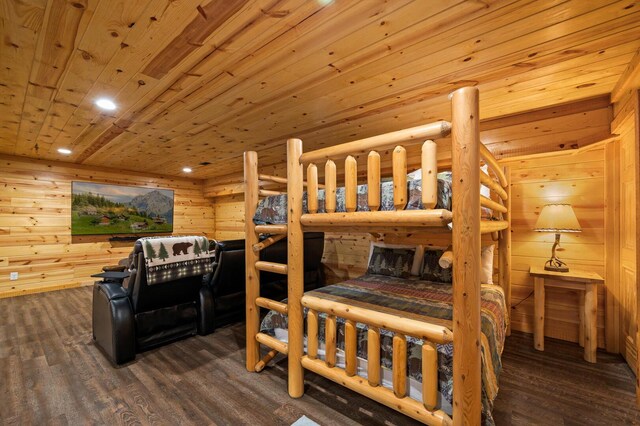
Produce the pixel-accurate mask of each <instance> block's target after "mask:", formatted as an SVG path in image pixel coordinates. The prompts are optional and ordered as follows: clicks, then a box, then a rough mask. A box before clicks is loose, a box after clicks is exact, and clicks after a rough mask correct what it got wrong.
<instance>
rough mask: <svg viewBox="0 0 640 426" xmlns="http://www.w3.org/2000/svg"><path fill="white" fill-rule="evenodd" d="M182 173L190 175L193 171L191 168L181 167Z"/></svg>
mask: <svg viewBox="0 0 640 426" xmlns="http://www.w3.org/2000/svg"><path fill="white" fill-rule="evenodd" d="M182 171H183V172H185V173H191V172H192V171H193V170H192V169H191V167H183V168H182Z"/></svg>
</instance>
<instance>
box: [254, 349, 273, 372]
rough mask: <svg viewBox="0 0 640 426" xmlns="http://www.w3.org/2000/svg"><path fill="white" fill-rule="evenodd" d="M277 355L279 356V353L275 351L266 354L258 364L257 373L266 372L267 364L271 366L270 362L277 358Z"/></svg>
mask: <svg viewBox="0 0 640 426" xmlns="http://www.w3.org/2000/svg"><path fill="white" fill-rule="evenodd" d="M276 355H278V351H276V350H275V349H273V350H271V351H269V353H268V354H266V355H265V356H264V357H263V358H262V359H261V360H260V361H258V363H257V364H256V368H255V370H256V373H259V372H261V371H262V370H264V368H265V367H266V366H267V364H269V362H270V361H271V360H272V359H273V358H275V357H276Z"/></svg>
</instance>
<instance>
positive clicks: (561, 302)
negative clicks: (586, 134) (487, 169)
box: [502, 145, 606, 347]
mask: <svg viewBox="0 0 640 426" xmlns="http://www.w3.org/2000/svg"><path fill="white" fill-rule="evenodd" d="M604 158H605V155H604V147H603V146H602V145H600V146H598V147H594V148H592V149H587V150H582V151H575V152H573V153H572V152H568V153H562V154H554V155H544V156H536V157H531V158H525V157H523V159H519V160H512V161H503V162H502V163H503V164H505V165H508V166H510V167H511V179H512V189H511V193H512V229H513V233H512V261H511V264H512V272H511V278H512V281H511V282H512V304H513V305H514V306H515V309H512V311H511V313H512V321H513V323H512V327H513V329H514V330H521V331H525V332H529V333H531V332H533V324H534V322H533V296H532V295H531V296H530V294H531V293H532V291H533V280H532V279H531V277H530V276H529V273H528V271H529V266H531V265H539V266H542V265H544V262H545V261H546V260H547V259H548V258H549V257H550V255H551V246H552V244H553V240H554V238H555V236H554V234H551V233H542V232H534V231H533V230H532V228H533V227H534V225H535V223H536V220H537V218H538V214H539V213H540V210H541V209H542V207H543V206H544V205H545V204H548V203H570V204H571V205H572V206H573V209H574V211H575V213H576V216H577V217H578V221H579V222H580V225H581V226H582V232H581V233H576V234H563V235H562V239H561V247H562V251H559V252H558V256H559V257H560V258H561V259H563V260H565V261H566V262H567V263H568V264H569V268H573V269H582V270H587V271H594V272H597V273H599V274H600V275H602V276H603V277H604V276H605V229H604V226H605V225H604V217H605V176H604V173H605V161H604ZM605 285H606V284H605ZM604 290H605V289H604V287H601V288H600V289H599V292H598V346H599V347H603V346H604V316H605V297H604V294H605V291H604ZM578 321H579V309H578V294H577V292H574V291H566V290H561V289H552V288H549V289H548V290H547V297H546V321H545V335H546V336H549V337H555V338H558V339H563V340H569V341H572V342H577V341H578Z"/></svg>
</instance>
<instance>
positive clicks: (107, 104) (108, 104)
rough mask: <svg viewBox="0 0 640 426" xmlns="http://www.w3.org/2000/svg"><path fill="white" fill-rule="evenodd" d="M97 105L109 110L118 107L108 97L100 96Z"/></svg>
mask: <svg viewBox="0 0 640 426" xmlns="http://www.w3.org/2000/svg"><path fill="white" fill-rule="evenodd" d="M96 105H97V106H98V107H100V108H102V109H106V110H107V111H113V110H114V109H116V104H115V103H114V102H113V101H112V100H111V99H107V98H100V99H98V100H97V101H96Z"/></svg>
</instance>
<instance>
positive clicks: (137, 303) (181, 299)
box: [129, 240, 204, 313]
mask: <svg viewBox="0 0 640 426" xmlns="http://www.w3.org/2000/svg"><path fill="white" fill-rule="evenodd" d="M133 252H134V256H135V258H134V269H135V276H132V277H131V281H130V284H129V285H130V290H129V294H130V296H131V303H132V305H133V311H134V312H135V313H140V312H147V311H151V310H155V309H162V308H166V307H169V306H176V305H180V304H183V303H188V302H195V301H196V300H198V292H199V290H200V287H201V286H202V277H203V275H204V274H200V275H193V276H190V277H185V278H178V279H175V280H172V281H168V282H162V283H157V284H152V285H150V284H149V283H148V282H147V265H146V262H145V259H144V251H143V248H142V244H141V243H140V241H139V240H138V241H137V242H136V244H135V246H134V249H133ZM132 275H133V274H132Z"/></svg>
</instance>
